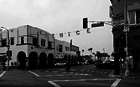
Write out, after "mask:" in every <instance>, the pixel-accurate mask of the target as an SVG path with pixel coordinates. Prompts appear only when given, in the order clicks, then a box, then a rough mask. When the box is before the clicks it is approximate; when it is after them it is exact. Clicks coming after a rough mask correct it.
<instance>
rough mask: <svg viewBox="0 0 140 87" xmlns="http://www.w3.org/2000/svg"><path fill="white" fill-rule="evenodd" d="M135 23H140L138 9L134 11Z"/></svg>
mask: <svg viewBox="0 0 140 87" xmlns="http://www.w3.org/2000/svg"><path fill="white" fill-rule="evenodd" d="M136 23H137V24H139V23H140V10H137V11H136Z"/></svg>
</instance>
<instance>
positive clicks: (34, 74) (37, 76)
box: [28, 70, 40, 77]
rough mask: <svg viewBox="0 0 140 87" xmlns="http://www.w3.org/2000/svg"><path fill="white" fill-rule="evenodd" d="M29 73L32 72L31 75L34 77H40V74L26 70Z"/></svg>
mask: <svg viewBox="0 0 140 87" xmlns="http://www.w3.org/2000/svg"><path fill="white" fill-rule="evenodd" d="M28 72H29V73H31V74H33V75H35V76H36V77H40V75H38V74H37V73H35V72H32V71H30V70H29V71H28Z"/></svg>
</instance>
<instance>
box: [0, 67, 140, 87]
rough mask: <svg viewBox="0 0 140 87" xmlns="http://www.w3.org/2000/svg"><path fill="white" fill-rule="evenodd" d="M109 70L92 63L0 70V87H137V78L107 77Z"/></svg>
mask: <svg viewBox="0 0 140 87" xmlns="http://www.w3.org/2000/svg"><path fill="white" fill-rule="evenodd" d="M109 73H110V71H109V70H99V69H98V70H97V69H96V68H95V67H94V66H93V65H84V66H75V67H72V69H71V71H69V72H66V71H65V69H64V68H53V69H49V70H17V69H13V70H12V69H11V70H9V71H0V87H139V86H140V84H139V81H140V80H139V79H138V78H137V79H136V78H128V79H120V78H116V77H109V75H108V74H109Z"/></svg>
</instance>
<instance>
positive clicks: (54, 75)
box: [45, 75, 65, 77]
mask: <svg viewBox="0 0 140 87" xmlns="http://www.w3.org/2000/svg"><path fill="white" fill-rule="evenodd" d="M45 76H46V77H49V76H65V75H45Z"/></svg>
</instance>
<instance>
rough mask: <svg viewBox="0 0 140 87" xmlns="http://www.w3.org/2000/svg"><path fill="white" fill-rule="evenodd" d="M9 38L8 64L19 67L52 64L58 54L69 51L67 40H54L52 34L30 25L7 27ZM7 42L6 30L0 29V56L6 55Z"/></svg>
mask: <svg viewBox="0 0 140 87" xmlns="http://www.w3.org/2000/svg"><path fill="white" fill-rule="evenodd" d="M9 39H10V50H11V51H12V56H11V60H10V62H9V64H10V65H16V66H19V67H20V68H24V67H25V66H28V67H29V68H37V67H41V68H43V67H47V66H52V65H53V60H54V59H56V58H59V57H60V56H63V58H64V55H65V53H66V52H70V50H69V49H70V44H69V43H68V42H64V41H59V40H56V39H55V38H54V37H53V35H52V34H50V33H48V32H46V31H44V30H42V29H40V28H37V27H32V26H30V25H24V26H20V27H17V28H13V29H9ZM7 42H8V40H7V31H2V32H1V33H0V55H1V56H0V58H2V57H3V56H4V57H6V52H7ZM66 50H67V51H66ZM58 54H59V55H58ZM75 55H76V52H75ZM61 58H62V57H61Z"/></svg>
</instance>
